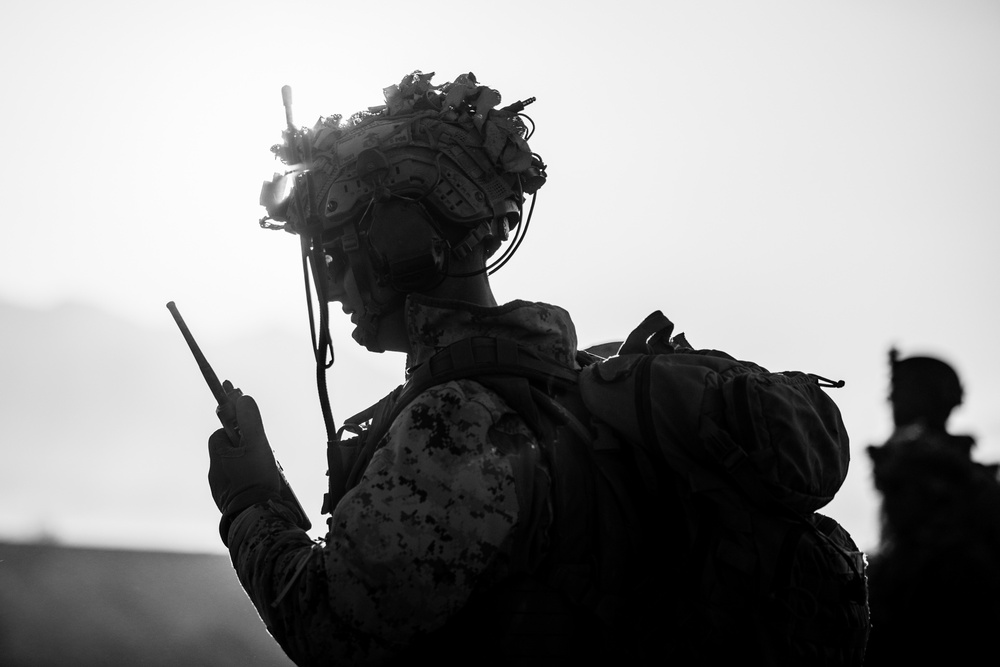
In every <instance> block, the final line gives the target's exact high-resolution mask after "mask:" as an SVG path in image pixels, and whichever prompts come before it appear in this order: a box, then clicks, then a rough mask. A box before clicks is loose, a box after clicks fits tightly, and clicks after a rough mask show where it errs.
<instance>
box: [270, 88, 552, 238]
mask: <svg viewBox="0 0 1000 667" xmlns="http://www.w3.org/2000/svg"><path fill="white" fill-rule="evenodd" d="M433 76H434V73H433V72H431V73H428V74H424V73H421V72H419V71H418V72H414V73H412V74H410V75H408V76H405V77H403V79H402V81H400V83H399V84H397V85H393V86H390V87H388V88H385V89H384V91H383V92H384V95H385V102H386V103H385V104H384V105H381V106H378V107H370V108H369V109H367V110H364V111H360V112H358V113H355V114H354V115H352V116H351V117H349V118H347V119H343V118H342V117H341V116H340V115H333V116H327V117H321V118H320V119H319V120H318V121H317V123H316V124H315V125H314V126H313V128H311V129H306V128H299V129H296V128H294V127H292V126H291V125H290V126H289V129H288V130H286V131H285V132H284V135H283V136H284V139H285V142H284V144H281V145H277V146H274V147H273V148H272V151H273V152H274V153H275V154H276V155H277V156H278V157H279V158H280V159H281V160H282V162H283V163H285V164H286V165H288V170H287V171H286V172H285V173H283V174H275V177H274V179H272V181H270V182H265V183H264V187H263V189H262V191H261V205H263V206H265V207H266V208H267V213H268V215H267V216H266V217H265V218H264V219H263V220H262V221H261V224H262V225H264V226H269V227H278V228H282V229H285V230H286V231H289V232H292V233H297V234H301V233H304V232H307V233H310V234H316V233H317V232H319V233H322V234H323V236H324V237H327V238H329V237H330V236H338V235H339V234H338V232H339V231H342V230H340V229H338V228H340V227H343V226H344V225H345V224H348V223H353V222H355V221H357V220H359V219H360V218H361V216H362V215H363V214H364V212H365V211H366V210H367V209H368V207H369V206H370V205H371V204H372V202H374V201H385V200H387V199H389V198H391V197H402V198H405V199H410V200H416V201H420V202H421V203H422V204H423V205H425V206H426V207H427V208H428V209H429V211H430V212H431V214H432V216H433V217H434V218H435V219H436V220H438V221H439V222H441V223H444V224H446V225H448V226H450V227H457V228H459V229H465V230H472V229H474V228H476V227H480V226H481V225H483V223H484V222H485V223H489V224H492V223H493V222H494V221H498V220H503V221H505V222H507V223H508V224H510V225H511V226H513V225H516V224H517V223H518V221H519V215H518V214H519V211H520V206H521V204H522V202H523V197H524V194H525V193H527V194H533V193H534V192H535V191H537V189H538V188H539V187H541V185H542V184H544V182H545V171H544V170H545V165H544V164H543V163H542V162H541V159H540V158H538V156H536V155H534V154H533V153H532V152H531V149H530V148H529V147H528V144H527V141H526V136H527V135H528V131H527V127H526V126H525V124H524V121H523V119H522V118H521V116H519V115H518V112H519V111H520V110H521V109H523V107H524V105H525V104H526V103H530V100H529V101H528V102H518V103H516V104H513V105H510V106H508V107H504V108H497V106H498V105H499V103H500V99H501V98H500V94H499V93H498V92H497V91H496V90H494V89H492V88H488V87H486V86H483V85H480V84H479V83H478V82H477V81H476V78H475V75H474V74H472V73H471V72H470V73H468V74H463V75H461V76H459V77H458V78H456V79H455V81H453V82H449V83H444V84H442V85H440V86H435V85H432V84H431V82H430V81H431V78H432V77H433ZM268 219H270V220H273V221H276V222H281V223H284V224H283V225H274V224H269V223H267V222H266V221H267V220H268ZM507 231H508V228H507V225H505V224H501V225H499V227H498V229H496V230H494V233H493V235H499V236H501V237H502V238H495V239H492V241H493V248H494V249H495V247H496V245H499V242H500V241H502V240H503V239H504V238H505V237H506V234H507ZM481 236H482V235H481V233H480V234H477V235H475V237H474V238H475V241H476V242H479V241H481V240H484V239H482V238H481ZM486 241H489V239H486Z"/></svg>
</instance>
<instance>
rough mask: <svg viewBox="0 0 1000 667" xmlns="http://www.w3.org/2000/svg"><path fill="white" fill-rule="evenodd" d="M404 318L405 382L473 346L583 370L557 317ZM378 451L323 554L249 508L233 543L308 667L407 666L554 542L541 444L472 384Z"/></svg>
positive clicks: (262, 510)
mask: <svg viewBox="0 0 1000 667" xmlns="http://www.w3.org/2000/svg"><path fill="white" fill-rule="evenodd" d="M405 307H406V309H407V310H406V322H407V326H408V334H409V337H410V341H411V350H412V352H411V356H410V358H409V360H408V361H409V367H410V368H413V367H415V366H417V365H419V364H421V363H424V362H425V361H426V360H427V359H428V358H429V357H430V356H431V355H432V354H433V353H434V352H435V351H436V350H437V349H440V348H442V347H444V346H447V345H449V344H451V343H453V342H456V341H458V340H462V339H464V338H468V337H471V336H491V337H502V338H508V339H512V340H514V341H516V342H518V343H520V344H522V345H525V346H528V347H530V348H532V349H533V350H535V351H537V352H538V353H540V354H542V355H545V356H547V357H549V358H551V359H553V360H555V361H557V362H558V363H560V364H563V365H565V366H569V367H574V366H575V365H576V362H575V354H576V333H575V330H574V327H573V323H572V321H571V320H570V318H569V315H568V314H567V313H566V312H565V311H563V310H562V309H559V308H556V307H553V306H548V305H544V304H535V303H528V302H523V301H516V302H512V303H510V304H507V305H505V306H500V307H495V308H490V307H480V306H472V305H469V304H457V303H448V302H442V301H435V300H430V299H428V298H426V297H417V296H415V295H411V296H410V297H409V298H408V301H407V303H406V306H405ZM379 445H380V446H379V448H378V449H377V450H376V451H375V453H374V456H373V457H372V459H371V461H370V462H369V463H368V465H367V468H366V469H365V472H364V474H363V476H362V477H361V479H360V482H359V483H358V484H357V485H356V486H354V487H353V488H351V489H350V490H349V491H348V492H347V494H346V495H345V496H344V497H343V499H342V500H341V501H340V502H339V503H338V504H337V507H336V509H335V510H334V512H333V515H332V520H331V523H330V531H329V533H328V535H327V537H326V540H325V544H316V543H313V541H312V540H310V538H309V537H308V535H307V534H306V533H305V532H303V531H302V530H300V529H299V528H297V527H295V525H294V524H293V522H292V521H291V515H290V514H289V513H288V511H287V510H286V509H285V508H284V507H282V506H281V505H279V504H275V503H269V504H266V505H265V504H258V505H255V506H253V507H251V508H249V509H248V510H246V511H244V512H243V513H242V514H240V515H239V516H238V517H237V518H236V520H235V521H234V522H233V524H232V527H231V529H230V533H229V545H230V553H231V556H232V560H233V565H234V567H235V568H236V571H237V574H238V576H239V579H240V581H241V582H242V584H243V586H244V588H245V589H246V590H247V592H248V594H249V596H250V598H251V600H252V601H253V603H254V605H255V606H256V607H257V609H258V611H259V613H260V615H261V618H262V619H263V620H264V622H265V623H266V624H267V627H268V629H269V631H270V632H271V634H272V635H273V636H274V637H275V639H276V640H277V641H278V642H279V643H280V644H281V646H282V647H283V648H284V650H285V651H286V653H287V654H288V655H289V656H290V657H291V658H292V659H293V660H295V661H296V662H297V663H298V664H300V665H312V664H331V663H334V662H340V663H346V664H360V663H372V664H380V663H385V662H389V661H391V660H392V659H393V658H395V657H397V656H400V654H401V653H403V654H404V655H406V656H407V657H408V656H409V653H408V652H407V651H408V649H410V648H411V647H412V645H413V644H414V643H415V642H419V641H421V640H422V638H426V637H427V636H428V635H429V634H430V633H434V632H435V631H438V630H440V629H441V628H443V627H444V626H445V625H446V624H447V623H449V621H450V620H452V619H453V618H454V617H455V616H456V614H458V615H459V616H461V614H460V612H462V610H463V608H465V607H466V605H467V604H468V603H469V601H470V599H476V596H478V595H479V594H481V593H482V592H484V591H489V590H491V589H496V588H497V584H498V583H499V582H503V581H505V580H508V578H509V575H510V573H511V572H512V571H515V570H517V569H518V568H520V567H521V564H519V563H518V562H516V561H518V559H520V558H522V557H523V554H524V553H526V552H527V547H526V543H527V542H531V543H532V544H533V545H535V546H537V545H538V544H542V543H543V542H544V540H545V534H546V531H547V527H548V526H549V524H550V519H551V510H550V505H549V502H548V499H547V498H538V496H537V495H532V494H531V493H530V488H533V485H534V484H535V482H534V481H533V479H534V478H533V476H536V475H545V474H546V472H545V470H546V468H545V463H544V460H543V458H542V457H541V456H540V450H539V446H538V442H537V438H536V436H535V434H534V433H533V432H532V431H531V430H530V429H529V428H528V426H527V425H526V423H525V421H524V420H523V419H522V418H521V417H520V416H518V414H517V413H516V412H514V410H513V409H512V408H511V407H510V406H509V405H508V404H507V403H506V402H505V401H504V400H503V399H502V398H501V397H500V396H499V395H498V394H497V393H495V392H494V391H491V390H489V389H487V388H486V387H484V386H483V385H481V384H479V383H478V382H475V381H473V380H466V379H461V380H457V381H452V382H448V383H445V384H441V385H438V386H435V387H433V388H431V389H428V390H427V391H424V392H423V393H421V394H419V395H418V396H417V398H416V399H415V400H414V401H412V403H410V404H409V406H408V407H407V408H405V409H404V410H403V411H402V412H401V413H400V414H399V416H398V417H397V418H396V419H395V420H394V421H393V422H392V424H391V427H390V428H389V430H388V433H387V435H386V436H385V437H384V438H383V439H382V441H381V442H380V443H379ZM529 498H530V499H533V500H529ZM525 504H530V505H531V507H526V506H525ZM528 517H530V520H529V518H528ZM529 523H530V524H531V525H532V528H531V530H530V531H529V530H528V528H527V525H528V524H529ZM533 549H534V547H533ZM500 588H502V587H500Z"/></svg>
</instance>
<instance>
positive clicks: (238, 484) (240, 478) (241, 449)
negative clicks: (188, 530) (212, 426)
mask: <svg viewBox="0 0 1000 667" xmlns="http://www.w3.org/2000/svg"><path fill="white" fill-rule="evenodd" d="M236 420H237V423H238V424H239V430H240V441H239V442H238V443H233V442H232V441H231V440H230V439H229V436H228V435H227V434H226V431H225V429H221V428H220V429H219V430H218V431H216V432H215V433H213V434H212V435H211V437H210V438H209V439H208V456H209V461H210V463H209V469H208V484H209V486H210V487H211V489H212V497H213V498H214V499H215V504H216V505H218V507H219V510H220V511H221V512H222V522H221V523H220V524H219V533H220V534H221V535H222V542H223V543H224V544H227V543H228V536H229V525H230V524H231V523H232V522H233V519H235V518H236V516H237V515H238V514H239V513H240V512H242V511H243V510H245V509H246V508H248V507H250V506H251V505H254V504H256V503H263V502H267V501H268V500H275V501H277V500H279V498H280V496H281V494H280V489H281V486H280V483H281V482H280V477H279V473H278V466H277V463H275V461H274V454H273V453H272V451H271V445H270V444H268V442H267V436H266V435H265V434H264V424H263V422H262V421H261V418H260V410H258V408H257V403H256V401H254V400H253V398H251V397H250V396H240V397H239V398H237V399H236ZM227 546H228V544H227Z"/></svg>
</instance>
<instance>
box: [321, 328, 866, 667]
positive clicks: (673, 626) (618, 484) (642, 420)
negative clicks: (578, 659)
mask: <svg viewBox="0 0 1000 667" xmlns="http://www.w3.org/2000/svg"><path fill="white" fill-rule="evenodd" d="M672 330H673V324H672V323H671V322H670V321H669V320H668V319H667V318H666V317H665V316H664V315H663V314H662V313H660V312H659V311H657V312H655V313H653V314H652V315H650V316H649V317H648V318H646V320H645V321H644V322H643V323H642V324H640V326H639V327H638V328H637V329H636V330H635V331H633V332H632V334H630V335H629V337H628V338H627V339H626V341H625V342H624V343H623V344H622V345H621V348H620V349H619V352H618V354H617V355H615V356H612V357H611V358H609V359H606V360H605V359H599V358H597V357H593V356H591V355H587V354H586V353H581V354H580V355H579V356H578V360H579V361H580V363H581V366H582V369H571V368H566V367H565V366H562V365H559V364H556V363H555V362H554V361H551V360H548V359H544V358H541V357H540V356H539V355H537V354H535V353H534V352H532V351H531V350H528V349H526V348H523V347H521V346H519V345H518V344H516V343H515V342H513V341H509V340H504V339H496V338H470V339H466V340H463V341H460V342H458V343H455V344H453V345H451V346H449V347H447V348H444V349H443V350H441V351H439V352H438V353H436V354H435V355H434V356H433V357H432V358H431V359H430V360H429V361H428V362H427V363H426V364H424V365H423V366H421V367H420V368H418V369H416V370H415V371H414V373H413V375H411V377H410V379H409V380H408V382H407V384H406V385H403V386H402V387H400V388H398V389H397V390H396V391H395V392H393V393H392V394H390V395H389V396H387V397H386V398H385V399H383V401H382V402H380V403H379V404H377V405H375V406H373V407H372V408H370V409H369V410H367V411H365V412H363V413H361V414H360V415H357V416H355V417H354V418H352V419H350V420H348V424H349V425H348V426H347V427H345V428H347V429H348V430H352V431H356V432H361V431H362V429H361V428H360V426H357V425H359V424H362V423H364V422H365V421H368V420H371V421H372V428H371V429H370V431H369V432H368V433H365V434H364V435H365V436H367V437H362V438H359V439H358V440H357V441H355V443H356V444H353V445H349V446H348V447H346V448H342V449H341V453H340V454H339V455H338V458H341V457H343V460H342V461H338V462H337V465H341V466H343V467H344V468H345V469H346V470H347V471H349V474H347V473H345V476H346V480H345V483H341V484H340V485H339V488H341V489H342V488H344V487H345V486H346V488H350V486H353V484H356V483H357V480H358V479H360V475H361V474H362V472H363V471H364V468H365V467H366V465H367V460H368V459H370V457H371V454H372V452H374V449H375V448H376V447H377V446H378V441H379V440H381V437H382V435H384V433H385V432H386V431H387V430H388V427H389V425H390V424H391V422H392V420H393V419H394V418H395V416H396V415H397V414H399V412H400V411H402V409H404V408H405V406H406V405H407V404H408V403H409V402H410V400H412V399H413V398H415V397H416V396H417V395H418V394H419V393H421V392H422V391H424V390H425V389H427V388H429V387H431V386H433V385H436V384H440V383H443V382H447V381H450V380H454V379H459V378H467V379H473V380H476V381H477V382H481V383H482V384H484V385H485V386H487V387H489V388H490V389H493V390H494V391H496V392H497V393H499V394H500V395H501V396H502V397H503V398H504V399H505V400H506V401H507V402H508V403H509V404H510V405H511V407H512V408H513V409H515V410H516V411H517V412H518V413H519V414H520V415H521V416H522V418H524V419H525V421H526V422H527V423H528V425H529V426H530V427H531V428H533V429H534V430H536V432H537V433H539V434H540V441H541V442H542V443H548V447H549V448H550V449H551V452H550V462H551V465H552V467H553V468H555V470H554V471H553V478H554V480H555V481H554V482H553V487H552V492H553V494H554V496H555V498H554V500H553V502H554V504H555V506H556V507H557V508H560V507H563V508H565V511H562V512H560V513H559V514H560V518H559V519H558V520H557V524H556V532H557V533H560V534H561V535H560V537H562V539H561V540H555V546H554V547H553V552H554V555H553V556H552V558H551V559H550V561H549V562H548V563H547V564H546V566H545V572H544V577H545V579H546V580H547V581H548V582H549V584H550V585H551V586H553V587H555V588H558V589H560V590H562V591H564V592H565V594H566V596H567V597H568V598H569V599H571V600H573V601H574V602H575V603H577V604H579V605H581V606H584V607H586V608H588V609H589V610H590V611H592V612H593V614H595V615H596V616H598V617H599V618H601V619H602V621H603V622H604V623H605V624H606V625H607V626H608V627H611V628H613V629H614V631H613V632H611V633H609V634H610V636H623V635H624V636H630V637H632V638H634V639H635V641H636V642H641V643H644V644H650V646H643V647H642V648H641V649H638V650H637V651H635V652H633V653H632V654H631V655H633V656H640V657H639V658H637V660H641V659H648V660H650V661H657V659H674V660H676V661H679V662H681V664H717V663H718V664H722V663H721V662H720V661H728V660H730V659H733V660H737V659H738V660H739V661H740V663H741V664H744V665H747V664H750V665H757V664H759V665H792V664H795V665H801V664H809V665H860V664H862V661H863V656H864V648H865V644H866V642H867V635H868V628H869V613H868V602H867V584H866V579H865V566H866V563H865V558H864V555H863V554H862V553H861V552H860V551H859V550H858V548H857V546H856V545H855V544H854V542H853V541H852V540H851V537H850V536H849V535H848V533H847V531H845V530H844V529H843V527H842V526H840V525H839V524H838V523H837V522H836V521H834V520H833V519H831V518H829V517H826V516H823V515H821V514H819V513H817V512H816V510H817V509H819V508H821V507H822V506H823V505H825V504H826V503H827V502H829V500H830V499H831V498H832V497H833V495H834V494H835V493H836V492H837V490H838V489H839V488H840V486H841V484H842V483H843V480H844V477H845V476H846V473H847V467H848V461H849V449H848V439H847V433H846V429H845V428H844V425H843V422H842V420H841V417H840V412H839V410H838V408H837V406H836V404H835V403H834V402H833V400H832V399H830V398H829V396H828V395H827V394H826V393H825V392H824V391H823V388H824V387H829V386H839V385H838V384H835V383H831V382H830V381H828V380H825V379H823V378H819V377H818V376H814V375H809V374H805V373H798V372H786V373H770V372H768V371H767V370H765V369H763V368H762V367H760V366H757V365H756V364H752V363H750V362H743V361H738V360H736V359H734V358H733V357H731V356H729V355H727V354H724V353H722V352H718V351H713V350H694V349H692V348H691V347H690V345H689V344H688V343H687V341H686V340H685V339H684V337H683V335H680V336H677V337H675V338H671V334H672ZM840 384H842V383H840ZM331 456H333V455H331ZM332 470H334V464H333V462H331V471H332ZM576 479H579V480H585V481H581V482H580V483H576V482H574V481H572V480H576ZM560 480H564V481H563V482H560ZM334 484H335V480H333V476H332V475H331V489H333V488H334ZM581 484H582V485H583V486H585V487H586V488H587V489H589V490H591V492H592V495H594V496H596V498H592V499H589V500H591V501H592V502H593V504H592V505H588V506H587V508H586V510H584V508H582V507H581V508H580V510H581V511H572V508H573V507H574V506H575V505H576V504H579V503H580V495H579V494H580V491H579V488H576V487H578V486H580V485H581ZM331 495H332V496H333V497H334V498H336V497H338V496H337V495H334V493H333V491H331ZM332 505H335V502H333V503H331V506H332ZM590 514H596V515H598V516H597V518H596V519H593V518H592V517H590V516H589V515H590ZM593 532H597V533H598V535H597V536H596V540H595V542H594V546H593V548H592V549H589V550H588V552H587V553H585V554H581V553H578V552H579V550H580V549H581V548H582V547H579V546H576V545H579V544H583V543H585V542H586V540H584V539H583V537H584V536H585V535H586V534H588V533H593ZM560 544H564V545H566V544H571V545H574V546H573V547H572V548H566V549H562V548H560V546H559V545H560ZM626 545H627V546H626ZM637 545H638V546H637ZM636 554H639V555H640V557H636ZM628 559H635V561H634V562H629V560H628ZM654 610H655V611H654Z"/></svg>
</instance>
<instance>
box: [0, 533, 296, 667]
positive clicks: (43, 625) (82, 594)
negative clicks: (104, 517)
mask: <svg viewBox="0 0 1000 667" xmlns="http://www.w3.org/2000/svg"><path fill="white" fill-rule="evenodd" d="M291 664H292V663H291V662H290V661H289V660H288V659H287V658H286V657H285V656H284V654H283V653H282V652H281V649H280V648H278V645H277V644H276V643H275V642H274V640H273V639H271V637H270V635H268V634H267V631H266V630H265V628H264V625H263V623H262V622H261V621H260V618H259V617H258V616H257V613H256V611H255V610H254V608H253V605H251V604H250V601H249V600H248V599H247V597H246V595H245V594H244V593H243V590H242V589H241V588H240V585H239V582H238V581H237V580H236V575H235V574H234V573H233V570H232V567H231V566H230V564H229V560H228V558H227V557H226V556H219V555H204V554H182V553H159V552H144V551H122V550H105V549H85V548H70V547H60V546H53V545H46V544H7V543H2V542H0V665H3V667H27V666H29V665H30V666H42V665H60V666H63V665H74V666H80V667H83V666H86V665H102V666H111V667H114V666H116V665H129V666H136V665H140V666H143V667H147V666H149V667H153V666H159V665H164V666H166V665H170V666H171V667H173V666H177V665H184V666H189V665H190V666H199V665H204V666H206V667H207V666H209V665H211V666H216V665H218V666H221V665H233V666H236V665H241V666H253V665H278V666H282V667H289V666H290V665H291Z"/></svg>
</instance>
